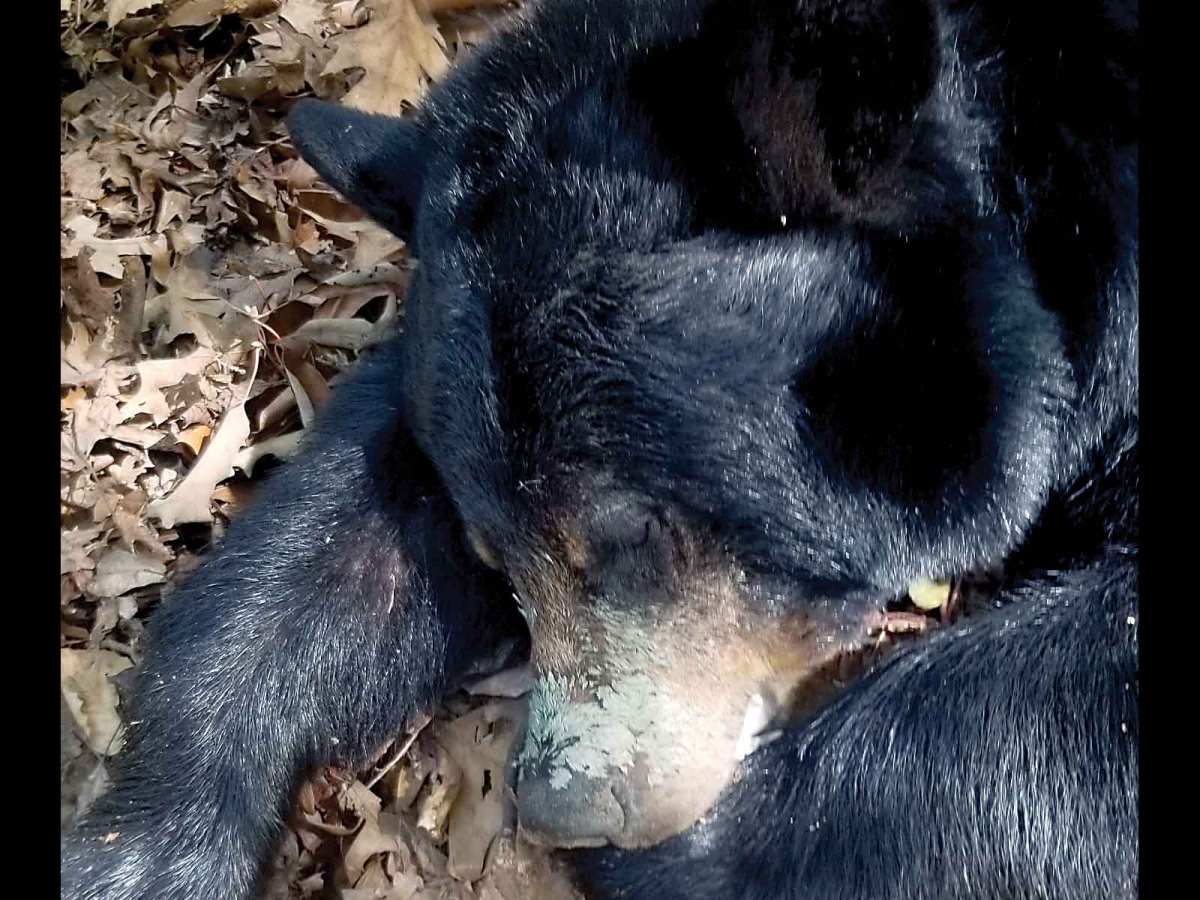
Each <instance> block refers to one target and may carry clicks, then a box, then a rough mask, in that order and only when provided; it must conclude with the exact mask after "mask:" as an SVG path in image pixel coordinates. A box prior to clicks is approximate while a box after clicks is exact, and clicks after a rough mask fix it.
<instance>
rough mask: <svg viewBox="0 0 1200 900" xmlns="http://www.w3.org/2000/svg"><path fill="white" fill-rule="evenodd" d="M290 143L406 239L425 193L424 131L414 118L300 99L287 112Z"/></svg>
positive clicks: (337, 187)
mask: <svg viewBox="0 0 1200 900" xmlns="http://www.w3.org/2000/svg"><path fill="white" fill-rule="evenodd" d="M288 130H289V131H290V132H291V136H292V144H293V145H294V146H295V148H296V149H297V150H298V151H299V153H300V155H301V156H302V157H303V158H304V160H305V161H306V162H307V163H308V164H309V165H311V166H312V167H313V168H314V169H316V170H317V172H318V173H320V175H321V177H322V178H323V179H325V181H326V182H327V183H328V184H329V185H330V186H331V187H333V188H334V189H335V190H337V191H339V192H340V193H342V194H343V195H345V196H346V198H347V199H349V200H350V201H351V202H353V203H356V204H357V205H358V206H360V207H362V208H363V210H364V211H365V212H366V213H367V214H368V215H369V216H371V218H373V219H375V220H376V221H377V222H379V224H381V225H383V226H384V227H385V228H387V229H388V230H389V231H391V232H393V233H394V234H396V235H397V236H398V237H400V238H403V239H406V240H407V239H408V237H409V234H410V232H411V231H412V226H413V212H414V211H415V209H416V206H417V201H418V200H419V199H420V196H421V182H422V179H423V174H424V173H423V171H422V165H423V159H424V153H423V152H422V150H423V147H422V140H421V133H420V130H419V128H418V126H417V125H415V124H414V123H413V122H411V121H408V120H405V119H401V118H398V117H395V116H382V115H376V114H374V113H366V112H362V111H360V110H356V109H352V108H350V107H347V106H340V105H338V104H335V103H326V102H324V101H321V100H301V101H299V102H297V103H296V104H295V105H294V106H293V107H292V109H291V112H290V113H289V114H288Z"/></svg>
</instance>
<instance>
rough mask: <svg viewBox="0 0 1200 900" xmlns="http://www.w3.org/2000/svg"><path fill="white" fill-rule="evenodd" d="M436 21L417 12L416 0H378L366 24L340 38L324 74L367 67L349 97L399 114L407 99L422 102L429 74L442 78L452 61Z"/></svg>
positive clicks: (364, 105)
mask: <svg viewBox="0 0 1200 900" xmlns="http://www.w3.org/2000/svg"><path fill="white" fill-rule="evenodd" d="M435 35H436V26H435V25H434V24H433V23H432V22H428V21H426V20H425V19H424V18H422V16H421V14H420V13H418V12H417V9H416V7H415V6H414V5H413V2H412V0H387V2H383V0H376V2H375V3H373V4H372V7H371V19H370V21H368V22H367V24H365V25H363V26H362V27H360V28H356V29H354V30H353V31H348V32H346V33H345V34H344V35H342V36H341V37H340V38H339V39H338V41H337V52H336V53H335V54H334V56H333V59H331V60H330V61H329V62H328V63H326V65H325V68H324V70H323V71H322V74H323V75H327V74H330V73H333V72H341V71H343V70H345V69H351V68H361V69H364V70H365V74H364V75H363V79H362V81H360V82H359V83H358V84H356V85H355V86H354V87H352V88H351V89H350V92H349V93H348V94H347V95H346V98H345V102H346V103H347V104H349V105H350V106H356V107H358V108H359V109H364V110H367V111H368V112H382V113H393V114H397V113H399V112H400V110H401V106H402V104H403V103H406V102H407V103H412V104H415V103H417V102H418V101H419V100H420V99H421V97H422V96H423V95H424V93H425V84H426V81H425V79H435V80H436V79H437V78H440V77H441V76H442V74H443V73H444V72H445V71H446V69H447V68H448V66H449V61H448V60H447V59H446V53H445V51H444V50H443V49H442V45H441V44H440V43H439V42H438V39H437V37H435Z"/></svg>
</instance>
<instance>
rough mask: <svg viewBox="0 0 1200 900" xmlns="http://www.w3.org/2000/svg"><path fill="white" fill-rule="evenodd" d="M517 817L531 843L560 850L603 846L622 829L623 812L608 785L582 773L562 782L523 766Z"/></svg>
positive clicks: (611, 841)
mask: <svg viewBox="0 0 1200 900" xmlns="http://www.w3.org/2000/svg"><path fill="white" fill-rule="evenodd" d="M517 817H518V822H519V826H520V829H521V831H522V833H523V834H524V835H525V837H526V838H527V839H528V840H529V841H530V842H531V843H534V844H538V845H540V846H542V847H551V848H556V849H561V850H569V849H575V848H580V847H604V846H606V845H608V844H611V843H613V842H614V840H615V839H616V838H617V836H618V835H620V834H621V832H622V831H624V829H625V811H624V810H623V809H622V808H621V804H620V803H618V802H617V798H616V796H615V795H614V794H613V791H612V788H611V786H610V785H609V784H607V783H605V782H602V781H597V780H595V779H592V778H588V777H587V776H585V775H573V776H571V777H570V778H569V779H568V780H567V782H566V783H565V784H563V783H562V781H561V775H558V776H555V777H552V776H551V775H550V774H548V773H546V772H538V771H536V770H535V771H532V772H526V771H525V770H524V769H523V770H522V773H521V780H520V783H519V784H518V786H517Z"/></svg>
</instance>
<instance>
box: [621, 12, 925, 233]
mask: <svg viewBox="0 0 1200 900" xmlns="http://www.w3.org/2000/svg"><path fill="white" fill-rule="evenodd" d="M669 55H670V56H671V57H672V58H670V59H668V58H660V59H655V60H647V61H646V62H647V65H646V66H645V67H644V70H643V72H641V73H639V72H636V71H635V73H634V83H635V87H634V91H635V99H638V100H641V101H642V102H643V103H644V104H645V105H647V106H649V107H650V109H649V111H650V115H651V118H652V120H653V121H654V122H655V123H656V126H657V132H658V134H659V135H660V137H662V139H663V140H664V142H665V143H666V145H667V147H668V148H669V149H672V150H673V151H675V152H673V153H672V156H674V157H677V158H679V159H681V160H683V162H682V165H683V166H684V169H685V170H687V171H691V172H692V174H693V176H694V177H696V179H697V182H698V187H699V192H698V193H699V194H700V197H701V202H702V203H709V204H712V205H713V206H712V208H710V212H711V214H712V215H713V216H714V217H716V218H718V219H720V218H732V219H733V220H735V221H736V220H737V219H739V218H740V219H743V220H745V219H747V218H749V219H750V220H751V222H752V223H759V224H763V225H765V226H766V227H768V228H770V227H776V228H777V227H779V222H780V219H784V220H785V221H784V224H786V219H789V218H792V217H795V218H796V219H801V220H802V219H803V218H804V217H808V218H810V219H811V218H813V217H817V218H821V217H830V218H836V219H862V218H868V219H869V218H872V217H883V218H888V217H890V216H892V215H894V214H895V211H896V208H897V201H900V202H901V203H902V202H903V197H904V196H905V193H906V187H907V186H906V184H905V181H906V179H905V171H904V163H905V162H907V161H909V160H910V159H911V158H912V156H913V154H912V150H913V143H914V140H915V139H916V138H917V136H918V129H919V128H920V127H921V122H920V121H919V115H920V113H921V111H922V109H923V108H924V107H925V105H926V101H927V100H928V98H929V97H930V94H931V92H932V89H933V86H934V84H935V80H936V78H937V71H938V67H939V64H940V52H939V37H938V23H937V20H936V18H935V16H934V12H933V10H932V8H931V6H930V3H929V0H716V2H714V3H713V4H712V6H711V7H709V9H708V11H707V12H706V14H705V17H704V20H703V22H702V23H701V26H700V29H699V32H698V34H697V36H696V38H695V39H694V40H692V41H688V42H685V43H684V45H681V46H678V47H676V48H674V51H673V52H671V53H670V54H669ZM639 75H644V76H645V77H641V78H639ZM652 80H654V81H656V82H657V83H656V84H652V83H651V81H652ZM685 98H687V99H685ZM681 100H682V103H681ZM697 122H701V123H703V125H698V124H696V123H697ZM697 147H704V148H706V151H707V152H706V153H704V154H703V156H704V157H706V159H705V160H698V159H697V157H698V154H697V153H696V148H697ZM743 224H744V223H743Z"/></svg>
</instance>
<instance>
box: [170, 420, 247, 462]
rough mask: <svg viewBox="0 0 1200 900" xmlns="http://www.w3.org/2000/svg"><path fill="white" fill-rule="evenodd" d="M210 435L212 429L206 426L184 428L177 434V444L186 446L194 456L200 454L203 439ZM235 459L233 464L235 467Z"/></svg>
mask: <svg viewBox="0 0 1200 900" xmlns="http://www.w3.org/2000/svg"><path fill="white" fill-rule="evenodd" d="M210 434H212V429H211V428H210V427H209V426H207V425H193V426H192V427H191V428H185V429H184V430H183V431H181V432H179V443H181V444H187V446H188V447H190V448H191V450H192V453H193V454H195V455H197V456H198V455H199V454H200V448H201V447H202V446H204V439H205V438H206V437H208V436H209V435H210ZM236 462H237V461H236V459H235V460H234V464H235V465H236Z"/></svg>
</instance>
